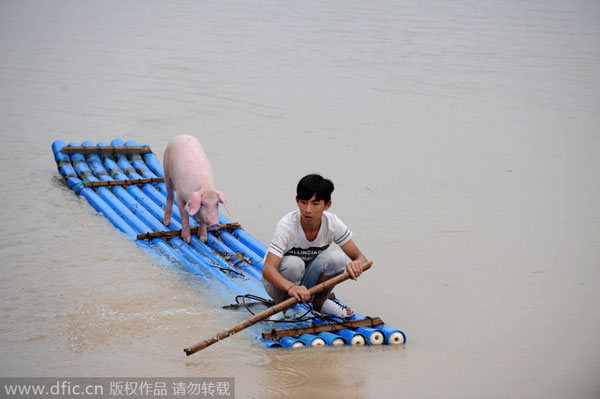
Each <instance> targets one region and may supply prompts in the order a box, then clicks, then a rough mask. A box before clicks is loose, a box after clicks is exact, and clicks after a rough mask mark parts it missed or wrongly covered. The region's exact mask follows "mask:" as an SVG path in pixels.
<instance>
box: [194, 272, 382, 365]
mask: <svg viewBox="0 0 600 399" xmlns="http://www.w3.org/2000/svg"><path fill="white" fill-rule="evenodd" d="M372 264H373V262H370V261H369V262H365V263H363V265H362V266H361V267H362V270H363V272H364V271H367V270H369V269H370V268H371V265H372ZM349 278H350V275H349V274H348V272H347V271H345V272H344V273H342V274H340V275H337V276H335V277H333V278H331V279H329V280H327V281H324V282H322V283H320V284H317V285H315V286H314V287H312V288H310V289H309V290H308V292H310V295H311V296H312V295H314V294H317V293H319V292H321V291H323V290H326V289H328V288H330V287H333V286H334V285H336V284H339V283H341V282H343V281H346V280H348V279H349ZM296 303H298V301H297V300H296V298H294V297H291V298H289V299H287V300H285V301H283V302H280V303H278V304H277V305H275V306H272V307H270V308H269V309H267V310H264V311H262V312H260V313H257V314H255V315H254V316H252V317H250V318H249V319H246V320H244V321H242V322H241V323H238V324H236V325H235V326H233V327H231V328H228V329H226V330H223V331H221V332H219V333H217V334H216V335H215V336H214V337H212V338H209V339H206V340H204V341H202V342H199V343H197V344H195V345H192V346H190V347H189V348H185V349H184V350H183V351H184V352H185V354H186V355H188V356H190V355H193V354H194V353H196V352H198V351H201V350H202V349H204V348H206V347H208V346H210V345H212V344H214V343H217V342H219V341H220V340H222V339H225V338H227V337H230V336H232V335H233V334H236V333H238V332H240V331H242V330H245V329H246V328H248V327H250V326H252V325H254V324H256V323H258V322H260V321H262V320H264V319H266V318H267V317H269V316H271V315H274V314H275V313H277V312H281V311H283V310H285V309H287V308H289V307H291V306H293V305H295V304H296Z"/></svg>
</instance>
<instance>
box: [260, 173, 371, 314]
mask: <svg viewBox="0 0 600 399" xmlns="http://www.w3.org/2000/svg"><path fill="white" fill-rule="evenodd" d="M333 190H334V186H333V182H332V181H331V180H329V179H325V178H323V177H322V176H320V175H316V174H311V175H308V176H305V177H303V178H302V179H301V180H300V182H298V187H297V188H296V194H297V196H296V203H297V204H298V210H295V211H292V212H290V213H288V214H287V215H285V216H284V217H283V218H282V219H281V220H280V221H279V224H278V225H277V227H276V229H275V233H274V234H273V239H272V241H271V245H270V246H269V249H268V251H267V256H266V258H265V261H264V267H263V285H264V287H265V290H266V291H267V293H268V294H269V295H270V296H271V298H273V299H274V300H275V301H276V302H277V303H279V302H283V301H284V300H286V299H287V298H288V297H290V296H293V297H294V298H296V299H297V300H298V301H299V302H308V301H309V300H310V299H311V298H310V293H309V292H308V289H309V288H311V287H314V286H315V285H317V284H319V283H322V282H323V281H326V280H328V279H330V278H332V277H335V276H337V275H338V274H341V273H343V272H344V270H346V271H348V274H349V275H350V277H351V278H352V279H353V280H356V279H357V278H358V276H360V274H361V273H362V268H361V265H362V264H363V263H365V262H367V258H366V257H365V256H364V255H363V254H362V252H360V250H359V249H358V247H357V246H356V244H355V243H354V241H352V232H351V231H350V229H348V227H346V225H345V224H344V223H343V222H342V221H341V220H340V219H339V218H338V217H337V216H336V215H334V214H333V213H331V212H328V209H329V208H330V207H331V193H332V192H333ZM332 242H335V243H336V244H338V245H339V246H340V247H341V248H342V250H343V251H344V253H345V254H346V255H348V257H349V258H350V259H351V261H350V262H348V263H346V258H345V257H344V255H342V254H341V253H340V252H339V251H327V252H325V250H326V249H327V248H328V247H329V245H331V243H332ZM332 289H333V287H332V288H329V289H328V290H325V291H323V292H320V293H319V294H317V295H315V297H314V298H313V307H314V308H315V310H317V311H319V312H321V313H324V314H327V315H330V316H335V317H343V318H347V317H350V316H352V315H353V314H354V311H353V310H352V309H350V308H348V307H343V306H341V305H339V304H338V303H337V302H334V301H332V300H330V299H328V296H329V294H330V292H331V290H332ZM284 317H285V315H284V313H283V312H279V313H277V314H275V315H273V316H271V318H270V320H281V319H283V318H284Z"/></svg>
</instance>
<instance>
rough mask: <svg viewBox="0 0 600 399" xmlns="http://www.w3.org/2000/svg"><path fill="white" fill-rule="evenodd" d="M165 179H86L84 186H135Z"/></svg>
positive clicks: (160, 181)
mask: <svg viewBox="0 0 600 399" xmlns="http://www.w3.org/2000/svg"><path fill="white" fill-rule="evenodd" d="M164 181H165V178H164V177H146V178H142V179H127V180H100V181H86V182H85V183H83V187H92V188H94V187H103V186H134V185H138V184H148V183H162V182H164Z"/></svg>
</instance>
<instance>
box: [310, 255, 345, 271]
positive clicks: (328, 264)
mask: <svg viewBox="0 0 600 399" xmlns="http://www.w3.org/2000/svg"><path fill="white" fill-rule="evenodd" d="M315 261H316V263H317V264H318V265H319V268H320V269H321V271H322V273H323V274H325V275H326V276H333V275H336V274H339V273H342V272H343V271H344V270H346V263H347V259H346V257H345V256H344V254H343V253H341V252H340V251H326V252H323V253H322V254H321V255H319V256H318V258H317V259H315Z"/></svg>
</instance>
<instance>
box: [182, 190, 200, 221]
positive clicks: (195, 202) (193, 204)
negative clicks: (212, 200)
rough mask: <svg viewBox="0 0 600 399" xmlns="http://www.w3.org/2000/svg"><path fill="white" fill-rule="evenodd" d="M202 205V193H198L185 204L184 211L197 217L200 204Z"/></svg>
mask: <svg viewBox="0 0 600 399" xmlns="http://www.w3.org/2000/svg"><path fill="white" fill-rule="evenodd" d="M201 203H202V193H201V192H200V191H196V192H194V193H192V196H191V197H190V199H189V200H188V202H187V203H186V204H185V206H184V207H183V209H185V211H186V212H187V213H189V214H190V215H195V214H196V213H198V211H199V210H200V204H201Z"/></svg>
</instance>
